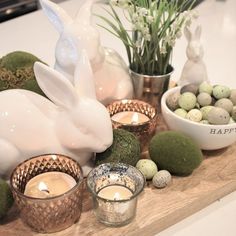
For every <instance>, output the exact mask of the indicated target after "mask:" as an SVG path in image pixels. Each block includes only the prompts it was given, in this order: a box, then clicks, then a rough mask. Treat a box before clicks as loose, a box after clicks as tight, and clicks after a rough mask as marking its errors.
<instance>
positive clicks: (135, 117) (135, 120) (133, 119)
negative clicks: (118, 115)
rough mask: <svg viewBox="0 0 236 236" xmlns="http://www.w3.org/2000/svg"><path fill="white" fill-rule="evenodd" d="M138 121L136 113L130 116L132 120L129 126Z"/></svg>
mask: <svg viewBox="0 0 236 236" xmlns="http://www.w3.org/2000/svg"><path fill="white" fill-rule="evenodd" d="M138 121H139V118H138V113H137V112H135V113H134V114H133V116H132V119H131V124H137V123H138Z"/></svg>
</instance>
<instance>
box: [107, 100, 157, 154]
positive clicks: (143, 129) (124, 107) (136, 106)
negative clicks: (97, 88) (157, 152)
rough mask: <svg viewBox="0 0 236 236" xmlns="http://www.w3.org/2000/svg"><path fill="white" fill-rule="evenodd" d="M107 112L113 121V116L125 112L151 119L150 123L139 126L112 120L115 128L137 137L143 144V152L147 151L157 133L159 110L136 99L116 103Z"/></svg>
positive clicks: (108, 107)
mask: <svg viewBox="0 0 236 236" xmlns="http://www.w3.org/2000/svg"><path fill="white" fill-rule="evenodd" d="M107 110H108V111H109V113H110V117H111V120H112V116H114V115H115V114H117V113H120V112H125V111H131V112H138V113H141V114H144V115H146V116H147V117H148V118H149V120H148V121H146V122H142V123H137V124H123V123H120V122H118V121H115V120H112V126H113V128H115V129H125V130H127V131H129V132H131V133H133V134H134V135H136V137H137V138H138V139H139V141H140V143H141V148H142V151H146V150H147V145H148V143H149V141H150V139H151V138H152V136H153V135H154V134H155V131H156V126H157V118H158V115H157V110H156V109H155V108H154V107H153V106H152V105H150V104H148V103H146V102H143V101H140V100H135V99H124V100H119V101H115V102H113V103H111V104H110V105H108V106H107Z"/></svg>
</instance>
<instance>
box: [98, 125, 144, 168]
mask: <svg viewBox="0 0 236 236" xmlns="http://www.w3.org/2000/svg"><path fill="white" fill-rule="evenodd" d="M140 155H141V148H140V142H139V140H138V139H137V137H136V136H135V135H133V134H132V133H130V132H128V131H126V130H123V129H114V130H113V143H112V145H111V146H110V147H109V148H108V149H107V150H106V151H104V152H102V153H97V154H96V159H95V164H96V165H100V164H103V163H108V162H118V163H119V162H121V163H126V164H129V165H132V166H135V165H136V163H137V162H138V160H139V158H140Z"/></svg>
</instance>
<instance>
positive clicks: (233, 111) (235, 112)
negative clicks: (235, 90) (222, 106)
mask: <svg viewBox="0 0 236 236" xmlns="http://www.w3.org/2000/svg"><path fill="white" fill-rule="evenodd" d="M231 116H232V118H233V119H234V120H235V121H236V106H234V107H233V109H232V111H231Z"/></svg>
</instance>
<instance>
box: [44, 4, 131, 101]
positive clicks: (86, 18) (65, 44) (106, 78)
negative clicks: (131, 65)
mask: <svg viewBox="0 0 236 236" xmlns="http://www.w3.org/2000/svg"><path fill="white" fill-rule="evenodd" d="M40 2H41V5H42V8H43V11H44V12H45V14H46V15H47V17H48V18H49V20H50V21H51V23H52V24H53V25H54V26H55V28H56V30H57V31H58V32H59V34H60V37H59V40H58V41H57V44H56V51H55V57H56V63H55V68H56V70H58V71H60V72H62V73H63V74H64V75H66V77H67V78H69V79H70V81H71V82H72V81H73V75H74V71H75V67H76V64H77V57H78V55H80V53H81V50H82V48H84V49H85V50H86V52H87V54H88V57H89V60H90V63H91V65H92V69H93V73H94V81H95V86H96V94H97V98H98V100H99V101H101V102H102V103H103V104H105V105H106V104H108V103H110V102H111V101H114V100H117V99H123V98H132V95H133V87H132V83H131V79H130V76H129V71H128V68H127V66H126V64H125V62H124V61H123V59H122V58H121V56H120V55H119V54H118V53H117V52H116V51H114V50H113V49H109V48H104V47H102V45H101V42H100V35H99V32H98V31H97V29H96V28H95V27H94V26H93V25H92V21H91V9H92V5H93V2H94V0H88V1H84V3H83V4H82V5H81V7H80V9H79V11H78V13H77V15H76V17H75V18H74V19H73V18H71V16H70V15H68V14H67V13H66V12H65V11H64V9H62V8H61V7H60V6H59V5H57V4H55V3H53V2H51V1H49V0H41V1H40ZM78 52H79V53H78ZM77 53H78V55H77Z"/></svg>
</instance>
